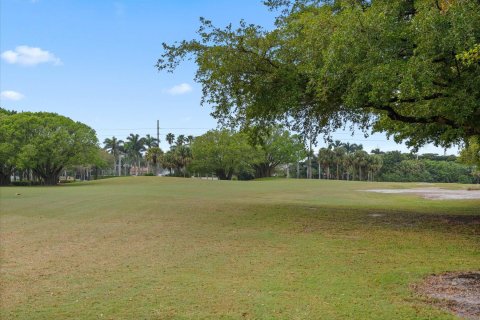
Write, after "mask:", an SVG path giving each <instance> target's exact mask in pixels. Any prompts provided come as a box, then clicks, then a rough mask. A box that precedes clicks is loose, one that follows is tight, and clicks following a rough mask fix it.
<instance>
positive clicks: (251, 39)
mask: <svg viewBox="0 0 480 320" xmlns="http://www.w3.org/2000/svg"><path fill="white" fill-rule="evenodd" d="M266 4H267V5H268V6H270V7H271V8H272V9H279V8H280V9H281V8H283V9H285V10H284V11H283V12H282V15H281V16H280V17H279V19H278V20H277V27H276V28H275V29H274V30H271V31H265V30H263V29H262V28H261V27H259V26H255V25H248V24H246V23H245V22H243V21H242V22H240V24H239V27H238V28H236V29H235V28H234V27H232V25H229V26H227V27H226V28H223V29H221V28H217V27H214V26H213V24H212V23H211V22H210V21H207V20H202V25H201V27H200V30H199V37H200V38H199V39H197V40H191V41H183V42H180V43H178V44H175V45H165V51H164V54H163V55H162V57H161V59H160V60H159V63H158V65H157V67H158V68H159V69H160V70H163V69H168V70H170V71H171V70H173V68H175V67H176V66H177V65H178V63H179V62H180V61H181V60H182V59H186V58H189V57H193V58H194V59H195V61H196V63H197V65H198V70H197V74H196V80H197V81H198V82H199V83H201V84H202V87H203V98H202V102H203V103H208V104H211V105H212V106H213V108H214V111H213V113H212V114H213V116H214V117H215V118H217V119H218V120H219V122H220V123H221V124H223V125H228V126H232V127H235V126H236V127H248V126H256V125H261V126H269V125H272V124H274V123H278V122H283V123H286V124H288V125H289V126H290V128H293V129H295V130H298V131H299V132H301V133H302V134H303V135H305V136H309V135H312V134H313V135H314V136H315V134H316V133H324V134H327V135H328V134H329V133H330V132H331V131H332V130H335V129H339V128H343V127H344V126H345V124H346V123H347V122H350V123H355V124H358V125H359V126H360V127H361V128H363V129H364V130H365V131H368V130H370V129H373V130H375V131H383V132H386V133H387V134H388V135H392V136H393V137H394V138H395V140H397V141H402V140H406V141H407V144H408V145H410V146H413V147H418V146H421V145H423V144H425V143H434V144H437V145H441V146H444V147H448V146H451V145H452V144H458V143H461V142H462V141H464V140H466V139H468V138H469V137H471V136H479V135H480V125H479V123H480V109H479V105H478V101H480V89H479V88H480V67H479V64H478V43H480V3H479V2H478V1H467V0H458V1H454V2H448V3H447V2H444V1H403V0H396V1H314V0H297V1H283V0H282V1H276V0H273V1H266Z"/></svg>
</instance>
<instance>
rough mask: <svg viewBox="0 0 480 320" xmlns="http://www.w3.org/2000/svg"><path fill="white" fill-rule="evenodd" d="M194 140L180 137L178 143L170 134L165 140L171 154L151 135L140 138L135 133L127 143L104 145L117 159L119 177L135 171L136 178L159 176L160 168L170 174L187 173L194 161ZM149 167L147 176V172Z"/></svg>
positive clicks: (109, 140) (107, 142)
mask: <svg viewBox="0 0 480 320" xmlns="http://www.w3.org/2000/svg"><path fill="white" fill-rule="evenodd" d="M193 139H194V137H193V136H191V135H190V136H185V135H179V136H178V137H177V138H176V139H175V135H174V134H173V133H168V134H167V135H166V137H165V140H166V141H167V142H168V143H169V145H170V150H169V151H167V152H166V153H164V151H163V150H162V149H160V147H159V141H158V139H157V138H154V137H152V136H151V135H149V134H147V135H146V136H145V137H140V135H138V134H133V133H131V134H130V135H129V136H128V137H127V138H126V139H125V141H124V140H120V139H117V138H116V137H112V138H106V139H105V140H104V141H103V144H104V147H103V148H104V150H106V151H107V152H109V153H110V154H112V155H113V157H114V158H115V168H114V172H115V175H118V176H120V175H122V168H123V169H124V171H123V175H128V174H130V169H131V168H133V169H134V171H135V174H136V175H138V174H145V173H146V174H158V173H159V172H160V167H162V168H165V169H168V170H169V171H170V173H171V174H172V173H173V172H177V173H179V172H183V174H184V175H185V174H186V171H185V168H186V166H187V165H188V163H189V162H190V160H191V151H190V144H191V143H192V142H193ZM145 167H146V172H143V171H144V170H143V169H144V168H145Z"/></svg>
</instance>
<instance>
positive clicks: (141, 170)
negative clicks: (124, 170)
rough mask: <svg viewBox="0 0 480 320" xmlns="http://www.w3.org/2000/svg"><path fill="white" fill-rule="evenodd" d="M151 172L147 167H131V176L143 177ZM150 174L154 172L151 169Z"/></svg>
mask: <svg viewBox="0 0 480 320" xmlns="http://www.w3.org/2000/svg"><path fill="white" fill-rule="evenodd" d="M148 172H149V171H148V168H146V167H135V166H133V167H130V175H131V176H143V175H144V174H147V173H148ZM150 172H152V170H151V169H150Z"/></svg>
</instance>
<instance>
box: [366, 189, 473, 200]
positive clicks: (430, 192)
mask: <svg viewBox="0 0 480 320" xmlns="http://www.w3.org/2000/svg"><path fill="white" fill-rule="evenodd" d="M365 191H368V192H378V193H393V194H415V195H419V196H421V197H423V198H425V199H431V200H461V199H464V200H468V199H472V200H474V199H480V190H449V189H442V188H436V187H432V188H413V189H371V190H365Z"/></svg>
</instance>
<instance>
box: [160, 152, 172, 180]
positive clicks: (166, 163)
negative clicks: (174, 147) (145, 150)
mask: <svg viewBox="0 0 480 320" xmlns="http://www.w3.org/2000/svg"><path fill="white" fill-rule="evenodd" d="M160 161H161V164H162V167H163V168H166V169H168V171H169V172H170V175H171V174H172V169H173V168H174V167H175V156H174V154H173V151H171V150H169V151H167V152H166V153H165V154H164V155H163V157H161V159H160Z"/></svg>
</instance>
